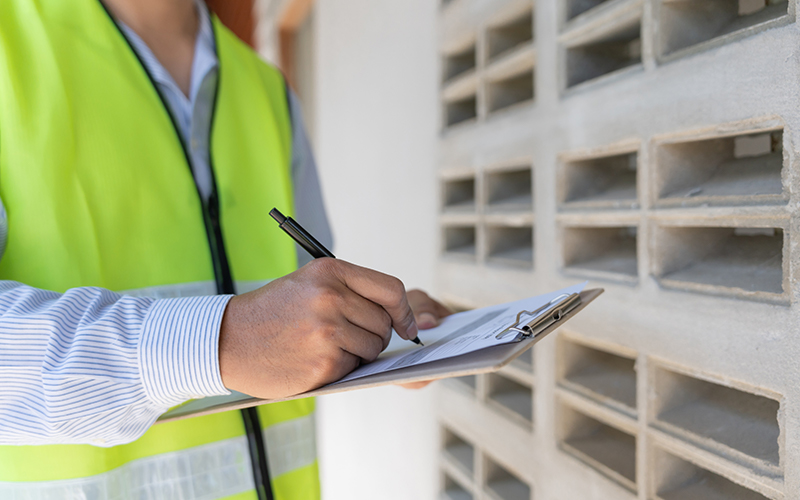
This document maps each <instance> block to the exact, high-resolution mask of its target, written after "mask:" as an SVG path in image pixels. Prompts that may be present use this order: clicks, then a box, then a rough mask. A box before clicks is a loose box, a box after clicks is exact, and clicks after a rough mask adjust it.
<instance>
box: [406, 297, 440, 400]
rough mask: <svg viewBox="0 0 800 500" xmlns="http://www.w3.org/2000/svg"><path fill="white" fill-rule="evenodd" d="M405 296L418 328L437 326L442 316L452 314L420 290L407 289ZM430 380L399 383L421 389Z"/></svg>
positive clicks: (408, 387)
mask: <svg viewBox="0 0 800 500" xmlns="http://www.w3.org/2000/svg"><path fill="white" fill-rule="evenodd" d="M406 297H408V305H410V306H411V310H412V311H413V312H414V319H415V320H416V321H417V327H419V329H420V330H427V329H429V328H434V327H436V326H439V323H440V322H441V320H442V319H443V318H445V317H447V316H450V315H451V314H453V311H451V310H450V309H448V308H447V307H446V306H444V305H443V304H441V303H440V302H438V301H437V300H435V299H432V298H431V297H430V296H429V295H428V294H427V293H425V292H423V291H422V290H409V291H408V292H406ZM431 382H433V381H432V380H427V381H423V382H411V383H408V384H399V385H400V387H404V388H406V389H422V388H423V387H425V386H427V385H428V384H430V383H431Z"/></svg>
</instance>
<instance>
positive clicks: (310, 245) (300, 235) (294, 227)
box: [269, 208, 424, 347]
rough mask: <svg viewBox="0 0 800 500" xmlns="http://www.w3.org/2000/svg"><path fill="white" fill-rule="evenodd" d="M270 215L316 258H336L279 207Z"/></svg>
mask: <svg viewBox="0 0 800 500" xmlns="http://www.w3.org/2000/svg"><path fill="white" fill-rule="evenodd" d="M269 215H270V216H272V218H273V219H275V220H276V221H277V222H278V227H280V228H281V229H283V230H284V232H285V233H286V234H288V235H289V236H291V237H292V239H293V240H294V241H296V242H297V244H298V245H300V246H301V247H303V249H304V250H305V251H306V252H308V253H309V254H311V256H312V257H314V258H315V259H319V258H322V257H330V258H331V259H335V258H336V257H335V256H334V255H333V254H332V253H331V251H330V250H328V249H327V248H325V245H323V244H322V243H320V242H319V241H317V239H316V238H314V237H313V236H311V234H310V233H309V232H308V231H306V230H305V229H303V226H301V225H300V224H298V223H297V221H296V220H294V219H292V218H291V217H286V216H285V215H283V214H282V213H280V211H278V209H277V208H273V209H272V210H270V211H269ZM411 342H414V343H415V344H417V345H421V346H423V347H424V344H423V343H422V341H420V340H419V337H416V338H413V339H411Z"/></svg>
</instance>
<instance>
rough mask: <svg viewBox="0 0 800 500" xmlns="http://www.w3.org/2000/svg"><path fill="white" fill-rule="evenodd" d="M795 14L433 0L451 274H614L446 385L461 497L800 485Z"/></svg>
mask: <svg viewBox="0 0 800 500" xmlns="http://www.w3.org/2000/svg"><path fill="white" fill-rule="evenodd" d="M765 4H768V5H766V8H763V7H765ZM751 8H752V9H756V10H758V9H760V10H758V12H756V13H754V14H752V15H750V16H740V12H742V13H747V12H750V9H751ZM577 11H581V12H580V13H577ZM531 12H533V16H531ZM570 12H572V13H574V16H571V15H570V14H569V13H570ZM795 12H796V2H795V1H794V0H792V1H790V2H785V1H784V2H764V1H760V2H758V1H757V2H742V3H741V5H740V4H739V2H736V1H733V0H730V1H729V0H724V1H710V0H709V1H706V0H703V1H669V2H668V1H666V0H664V1H662V0H607V1H600V0H537V1H536V2H535V5H534V2H531V1H530V0H527V1H526V0H493V1H490V0H452V1H450V2H447V3H446V5H445V6H443V7H442V9H441V11H440V34H441V40H440V47H439V49H440V52H441V53H442V55H443V57H444V61H445V62H446V64H445V66H444V67H445V68H451V69H452V70H453V71H452V73H457V72H458V71H457V70H458V69H459V68H461V69H465V70H464V71H463V72H461V73H459V74H458V75H452V73H451V76H450V77H448V76H447V75H448V73H445V77H444V79H445V80H446V81H445V82H444V83H443V84H442V88H443V91H442V101H441V105H442V116H443V121H444V126H443V129H444V131H443V134H442V136H441V141H440V146H441V147H440V152H439V161H438V163H439V176H440V185H441V187H442V190H443V193H444V194H443V196H442V205H443V206H442V207H441V209H440V214H441V215H440V224H441V228H442V231H443V235H444V238H443V248H442V253H441V257H440V265H439V266H437V270H438V274H437V276H438V286H439V289H440V291H442V292H443V293H444V294H445V295H446V296H448V297H452V298H453V299H454V300H460V301H462V302H464V303H465V304H466V305H469V304H474V305H485V304H490V303H495V302H497V301H501V300H512V299H515V298H519V297H523V296H527V295H531V294H534V293H540V292H544V291H546V290H551V289H556V288H560V287H563V286H566V285H568V284H572V283H575V282H577V281H579V280H584V279H589V280H591V285H590V286H599V287H603V288H605V289H606V292H605V294H604V295H603V296H602V297H600V298H599V299H598V300H597V302H596V303H595V304H593V305H592V306H590V307H589V308H587V309H586V310H585V312H583V313H581V315H579V316H578V317H577V318H576V319H575V320H574V321H571V322H570V323H569V324H568V325H567V326H566V327H565V328H564V329H563V330H562V331H561V332H560V333H559V334H558V335H554V336H551V337H550V338H547V339H545V340H544V341H542V342H541V343H539V344H537V346H536V348H535V353H534V356H533V363H529V364H518V365H516V366H511V367H509V368H508V369H507V370H504V371H503V372H501V373H500V374H497V375H491V376H482V377H478V378H477V379H466V380H462V381H451V382H450V383H448V384H445V386H443V387H441V394H440V398H441V399H440V409H439V416H440V419H441V421H442V422H443V424H444V427H445V429H446V430H447V433H448V434H447V436H448V437H447V440H446V442H445V443H444V446H443V451H442V464H441V467H442V480H443V484H444V485H445V488H446V489H447V490H448V491H449V495H450V496H451V497H452V498H469V496H468V495H471V496H472V498H500V499H501V500H505V499H514V498H525V499H529V498H534V497H535V498H536V499H552V500H557V499H581V500H590V499H595V500H605V499H633V498H638V499H640V500H644V499H655V498H662V499H688V498H691V499H712V498H726V499H745V498H747V499H751V498H753V499H755V498H773V499H778V498H786V499H797V498H800V447H799V446H798V442H797V435H798V430H800V416H799V414H798V402H799V401H800V391H799V390H798V387H800V386H798V383H797V382H798V373H797V367H798V366H799V365H798V363H797V360H798V359H799V356H800V352H798V346H800V344H798V342H797V341H796V336H797V333H798V331H800V329H799V328H798V325H800V309H798V306H797V297H798V295H797V294H798V292H799V291H800V288H799V287H798V274H797V272H798V271H797V270H798V260H799V259H800V254H798V249H797V243H796V240H797V237H798V236H797V227H798V226H797V201H798V199H797V186H798V185H797V180H798V176H797V172H798V163H797V143H798V142H797V140H798V131H800V114H798V106H797V102H798V101H797V98H798V74H800V71H799V70H800V65H798V58H797V51H796V48H797V46H798V42H799V41H800V33H798V28H797V24H796V23H795V19H796V16H795ZM521 25H527V28H528V29H527V30H525V29H522V28H521V27H520V26H521ZM531 33H532V34H531ZM520 34H522V35H520ZM498 46H499V47H500V48H501V49H498V50H497V51H496V50H495V48H496V47H498ZM502 49H507V50H502ZM495 52H497V54H496V55H495ZM470 66H472V68H469V67H470ZM531 90H533V91H532V92H531ZM448 124H449V126H448ZM753 146H757V147H756V148H755V149H753V150H750V149H749V148H750V147H753ZM746 149H747V150H748V152H745V150H746ZM509 169H510V170H509ZM527 172H532V174H527ZM525 175H530V178H531V179H532V180H527V181H525V184H526V186H527V189H524V190H520V189H518V187H519V185H520V181H519V179H523V178H524V179H527V177H524V176H525ZM488 429H491V431H488Z"/></svg>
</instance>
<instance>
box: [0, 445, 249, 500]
mask: <svg viewBox="0 0 800 500" xmlns="http://www.w3.org/2000/svg"><path fill="white" fill-rule="evenodd" d="M251 489H253V473H252V468H251V467H250V462H249V459H248V451H247V438H246V437H244V436H240V437H236V438H232V439H226V440H224V441H217V442H216V443H210V444H206V445H202V446H196V447H194V448H189V449H186V450H181V451H178V452H173V453H163V454H161V455H155V456H153V457H147V458H141V459H139V460H134V461H132V462H128V463H126V464H125V465H123V466H121V467H117V468H116V469H113V470H110V471H108V472H105V473H102V474H97V475H94V476H88V477H83V478H78V479H67V480H63V481H39V482H35V483H0V498H2V499H3V500H18V499H19V500H22V499H25V500H40V499H41V500H45V499H53V500H55V499H62V500H64V499H76V500H78V499H83V500H105V499H107V500H133V499H140V498H146V499H148V500H172V499H175V498H185V499H197V500H201V499H202V500H212V499H217V498H224V497H228V496H231V495H236V494H238V493H243V492H246V491H249V490H251Z"/></svg>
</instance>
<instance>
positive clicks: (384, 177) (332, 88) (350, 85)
mask: <svg viewBox="0 0 800 500" xmlns="http://www.w3.org/2000/svg"><path fill="white" fill-rule="evenodd" d="M436 6H437V2H433V1H431V0H394V1H381V2H375V1H374V0H324V1H321V2H317V5H316V12H315V23H316V26H315V33H316V57H317V63H316V78H317V81H316V93H315V94H316V99H315V100H316V110H315V115H316V119H317V122H316V124H315V129H316V141H317V144H316V146H317V159H318V162H319V165H320V170H321V176H322V185H323V191H324V194H325V201H326V202H327V205H328V208H329V213H330V217H331V219H332V224H333V230H334V236H335V239H336V255H337V256H338V257H340V258H342V259H346V260H348V261H351V262H354V263H358V264H360V265H364V266H369V267H372V268H376V269H379V270H381V271H384V272H387V273H391V274H394V275H396V276H398V277H399V278H401V279H402V280H403V281H404V282H405V283H406V285H407V286H408V287H421V288H426V289H429V288H430V287H431V286H432V283H433V279H432V277H433V273H434V259H435V256H436V251H435V245H436V223H435V222H436V221H435V220H434V219H432V218H431V215H432V214H435V213H437V210H436V200H437V196H436V193H435V186H436V182H435V171H436V168H435V152H436V147H437V133H436V131H437V120H438V111H437V110H438V104H437V88H438V86H437V78H436V74H437V64H438V63H437V60H436V18H437V16H436ZM433 396H434V391H432V390H431V388H428V389H425V390H422V391H409V390H406V389H401V388H394V387H392V388H386V389H378V390H370V391H363V392H357V393H352V394H345V395H338V396H331V397H326V398H321V399H320V400H319V424H318V427H319V451H320V459H321V467H322V472H321V474H322V482H323V483H322V484H323V497H324V498H325V500H339V499H343V500H344V499H346V500H359V499H364V500H375V499H381V500H393V499H397V500H401V499H402V500H408V499H419V500H424V499H429V498H430V499H432V498H434V497H435V492H436V481H437V458H436V457H437V453H436V450H437V444H438V442H437V434H436V433H437V429H436V419H435V417H434V410H435V409H434V401H433Z"/></svg>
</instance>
